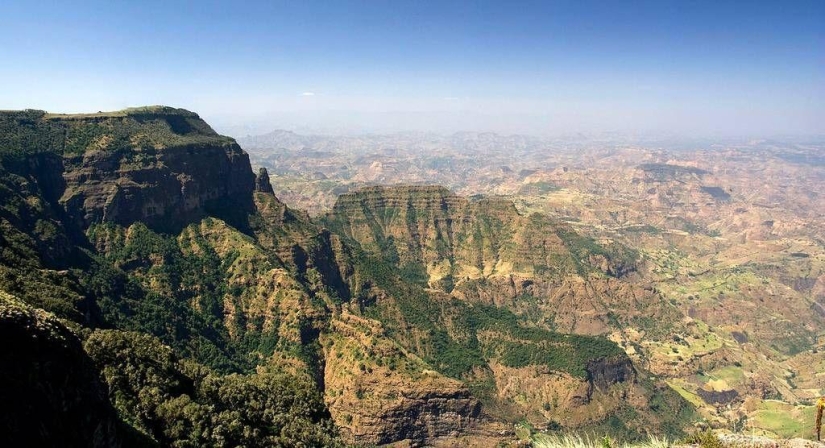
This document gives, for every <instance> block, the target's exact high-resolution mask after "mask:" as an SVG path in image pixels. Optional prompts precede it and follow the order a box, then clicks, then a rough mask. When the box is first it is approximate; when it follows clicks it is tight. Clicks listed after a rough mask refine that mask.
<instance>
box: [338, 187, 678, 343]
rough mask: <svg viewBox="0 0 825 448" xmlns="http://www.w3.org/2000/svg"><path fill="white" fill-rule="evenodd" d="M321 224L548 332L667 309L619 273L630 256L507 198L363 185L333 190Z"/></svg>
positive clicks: (436, 285) (631, 261) (601, 327)
mask: <svg viewBox="0 0 825 448" xmlns="http://www.w3.org/2000/svg"><path fill="white" fill-rule="evenodd" d="M326 223H327V224H328V225H329V226H330V228H332V229H335V230H337V231H338V232H339V233H341V234H343V235H346V236H347V237H348V238H350V239H351V240H352V241H354V243H355V244H356V245H358V246H359V247H360V248H362V249H363V250H365V251H366V252H367V253H369V254H371V255H372V256H375V257H379V258H382V259H384V260H387V261H388V262H389V263H390V264H394V265H398V266H399V267H400V273H401V275H402V277H404V278H405V279H406V280H408V281H413V282H418V283H419V284H420V285H421V286H425V287H429V288H433V289H438V290H441V291H444V292H447V293H450V294H452V295H453V296H455V297H457V298H460V299H462V300H465V301H468V302H474V303H483V304H489V305H495V306H498V307H507V308H509V309H512V310H514V311H517V312H518V313H519V314H524V315H531V316H534V317H535V316H539V315H541V316H544V318H545V319H548V318H551V317H552V320H545V323H546V324H548V325H549V326H550V327H552V328H554V329H559V330H562V331H569V332H574V333H583V334H605V333H608V332H610V331H611V330H612V329H615V328H616V325H615V324H616V323H617V322H616V316H621V317H622V318H624V319H626V320H628V321H629V320H635V319H644V318H650V317H652V318H657V319H658V318H662V317H668V319H667V321H676V320H678V318H673V316H670V315H669V314H668V313H671V314H672V312H673V310H670V309H667V307H664V306H662V305H661V302H662V299H661V297H660V296H658V295H657V294H655V293H653V292H652V291H650V290H646V289H644V287H643V286H637V285H634V284H631V283H630V282H627V281H625V280H624V276H626V275H628V274H631V273H632V272H633V271H634V269H635V267H636V264H637V263H638V255H637V254H636V253H634V252H633V251H631V250H628V249H626V248H624V247H621V246H618V245H614V244H606V245H605V244H599V243H597V242H596V241H593V240H591V239H589V238H587V237H584V236H581V235H579V234H577V233H576V232H575V231H574V230H572V229H571V228H570V227H569V226H568V225H566V224H564V223H561V222H556V221H552V220H551V219H549V218H547V217H544V216H539V215H531V216H523V215H521V214H519V213H518V211H517V210H516V208H515V207H514V205H513V204H512V202H510V201H508V200H504V199H498V198H486V199H477V200H473V199H468V198H463V197H460V196H457V195H454V194H452V193H450V192H449V190H447V189H445V188H442V187H434V186H407V187H404V186H400V187H369V188H365V189H362V190H358V191H356V192H352V193H347V194H344V195H341V196H340V197H339V199H338V202H337V203H336V205H335V207H334V209H333V211H332V213H331V214H330V215H329V216H327V218H326Z"/></svg>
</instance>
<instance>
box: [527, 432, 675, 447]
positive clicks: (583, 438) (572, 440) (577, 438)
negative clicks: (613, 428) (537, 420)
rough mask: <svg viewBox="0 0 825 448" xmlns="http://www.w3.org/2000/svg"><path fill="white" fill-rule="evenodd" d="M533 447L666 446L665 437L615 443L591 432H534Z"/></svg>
mask: <svg viewBox="0 0 825 448" xmlns="http://www.w3.org/2000/svg"><path fill="white" fill-rule="evenodd" d="M532 443H533V446H534V447H535V448H668V447H670V446H671V443H670V442H669V441H668V440H667V439H663V438H658V437H654V436H650V437H649V438H648V439H647V440H643V441H638V442H632V443H625V444H617V443H616V442H615V441H614V440H611V439H610V437H608V436H602V437H596V436H594V435H591V434H585V435H581V434H564V435H561V434H535V435H534V436H533V437H532Z"/></svg>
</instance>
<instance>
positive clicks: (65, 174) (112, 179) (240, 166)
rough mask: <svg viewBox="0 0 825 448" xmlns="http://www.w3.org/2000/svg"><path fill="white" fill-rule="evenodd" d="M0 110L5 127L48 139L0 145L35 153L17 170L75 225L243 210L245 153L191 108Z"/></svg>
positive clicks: (166, 220)
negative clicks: (18, 113) (92, 111)
mask: <svg viewBox="0 0 825 448" xmlns="http://www.w3.org/2000/svg"><path fill="white" fill-rule="evenodd" d="M5 115H6V116H5V117H3V118H2V121H3V122H4V123H6V126H9V123H17V124H18V125H19V126H18V127H17V128H18V129H19V128H20V127H22V126H31V127H32V128H33V129H35V130H39V132H40V133H41V134H42V135H45V136H52V138H51V139H50V140H49V139H45V137H43V136H41V139H43V140H45V141H44V142H43V143H41V144H42V145H43V146H40V147H36V148H31V147H30V146H23V145H22V144H21V145H20V147H19V148H14V147H8V146H7V147H6V148H4V150H5V151H7V152H8V151H12V150H14V149H17V150H18V152H19V153H21V154H25V153H27V152H28V153H35V152H36V153H39V157H36V158H30V157H27V159H28V162H29V163H28V166H25V168H26V169H25V170H24V172H23V173H21V174H23V175H28V176H31V177H32V178H33V179H35V181H36V182H37V183H38V185H40V186H41V188H42V189H43V191H44V192H46V193H47V195H48V196H49V197H50V198H53V199H54V198H56V199H58V201H59V203H60V204H61V205H62V206H63V207H64V208H65V210H66V213H67V214H68V216H69V217H70V219H71V220H72V221H73V222H74V223H75V224H76V225H78V226H79V227H81V228H84V229H85V228H88V227H89V226H90V225H92V224H94V223H102V222H111V223H116V224H120V225H129V224H131V223H134V222H138V221H139V222H143V223H145V224H147V225H149V226H150V227H153V228H170V229H171V228H174V227H175V226H177V227H178V228H180V227H181V226H183V225H184V224H185V223H187V222H189V221H191V220H193V219H195V218H198V217H202V216H204V215H205V213H206V211H207V210H209V212H210V213H218V214H220V213H226V212H228V211H227V210H223V208H224V207H230V206H232V207H238V206H241V207H243V206H246V207H247V208H248V207H249V197H250V195H249V193H250V191H252V188H253V185H254V180H255V177H254V175H253V173H252V171H251V167H250V165H249V157H248V156H247V154H246V153H244V152H243V150H241V148H240V146H238V145H237V143H235V142H234V140H232V139H229V138H227V137H223V136H220V135H218V134H217V133H216V132H215V131H213V130H212V128H210V127H209V125H207V124H206V123H205V122H204V121H203V120H201V119H200V117H198V115H197V114H194V113H192V112H188V111H185V110H181V109H172V108H167V107H151V108H137V109H127V110H125V111H121V112H114V113H99V114H91V115H54V114H45V113H40V114H29V116H27V117H26V118H25V119H24V118H22V117H20V116H17V117H15V116H13V113H5ZM60 137H62V138H60ZM9 146H12V145H9ZM54 155H57V156H60V157H55V156H54ZM230 203H231V205H230Z"/></svg>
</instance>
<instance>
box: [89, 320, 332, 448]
mask: <svg viewBox="0 0 825 448" xmlns="http://www.w3.org/2000/svg"><path fill="white" fill-rule="evenodd" d="M84 347H85V349H86V352H87V353H88V354H89V356H91V358H92V359H93V360H94V362H95V364H96V365H97V366H98V368H99V369H100V370H101V372H102V373H103V377H104V379H105V381H106V383H107V385H108V387H109V393H110V394H111V397H112V401H113V404H114V406H115V407H116V408H117V410H118V411H119V414H120V415H121V417H122V418H124V419H125V421H126V422H127V423H128V424H130V425H132V426H133V427H134V428H135V429H137V430H138V431H139V432H141V433H143V434H145V435H147V436H149V437H151V438H152V439H153V440H154V441H156V442H157V443H159V444H160V445H162V446H204V445H211V446H227V447H228V446H249V447H270V446H278V447H291V446H295V444H296V443H300V444H303V445H304V446H337V445H338V442H337V441H336V439H335V435H334V434H335V432H334V429H333V426H332V422H331V420H330V418H329V414H328V412H327V411H326V408H325V406H324V403H323V400H322V397H321V395H320V394H319V393H318V391H317V390H316V388H315V385H314V384H313V383H312V382H311V381H309V380H307V379H303V378H297V377H291V376H287V375H283V374H271V373H260V374H255V375H228V376H222V375H218V374H216V373H215V372H213V371H211V370H210V369H208V368H206V367H204V366H201V365H198V364H195V363H192V362H191V361H182V360H180V359H178V358H177V357H176V356H175V355H174V354H173V352H172V351H171V350H170V349H169V348H168V347H165V346H163V345H162V344H160V342H159V341H157V340H156V339H154V338H152V337H150V336H147V335H144V334H139V333H129V332H121V331H111V330H110V331H96V332H94V333H92V334H91V335H90V336H89V338H88V339H87V340H86V342H85V345H84Z"/></svg>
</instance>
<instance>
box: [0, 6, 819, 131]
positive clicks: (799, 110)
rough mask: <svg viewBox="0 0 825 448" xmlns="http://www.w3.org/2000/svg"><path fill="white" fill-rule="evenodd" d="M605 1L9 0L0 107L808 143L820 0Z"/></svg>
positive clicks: (0, 53)
mask: <svg viewBox="0 0 825 448" xmlns="http://www.w3.org/2000/svg"><path fill="white" fill-rule="evenodd" d="M602 3H603V2H586V1H585V2H537V3H533V2H523V3H518V4H514V3H509V2H506V3H505V2H501V3H494V2H478V3H446V4H445V3H443V2H409V3H406V2H405V3H401V2H387V3H379V2H324V3H321V2H292V3H287V2H278V3H274V4H270V2H263V1H262V2H252V3H248V4H244V5H234V4H232V3H229V2H211V3H199V2H152V1H150V2H135V3H119V2H80V3H67V4H31V3H29V2H21V1H16V0H14V1H11V2H7V4H4V6H3V7H2V10H1V12H2V13H0V25H2V26H0V58H2V60H3V65H4V70H2V71H0V109H22V108H37V109H44V110H48V111H51V112H92V111H98V110H116V109H122V108H124V107H130V106H139V105H148V104H164V105H170V106H174V107H182V108H186V109H190V110H193V111H195V112H197V113H199V114H200V115H201V116H203V117H204V118H206V119H207V120H208V121H210V123H212V124H213V125H214V126H215V127H216V128H219V129H241V130H242V129H244V128H246V129H250V132H249V134H251V135H254V134H260V133H265V132H269V131H271V130H274V129H289V130H299V131H302V132H331V131H336V132H340V133H358V132H378V133H390V132H399V131H400V132H403V131H426V132H438V133H450V132H458V131H491V132H497V133H503V134H528V135H558V134H570V133H577V132H582V133H599V132H621V133H631V134H633V133H641V134H661V133H665V134H675V135H681V136H693V137H728V136H774V135H822V134H825V126H823V123H825V3H823V2H817V1H811V2H807V1H796V2H784V3H781V4H780V3H777V2H759V1H754V2H747V3H741V2H718V1H714V2H702V1H700V2H690V3H689V4H688V2H634V3H633V5H627V4H621V3H619V2H607V4H602ZM236 135H238V133H236Z"/></svg>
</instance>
